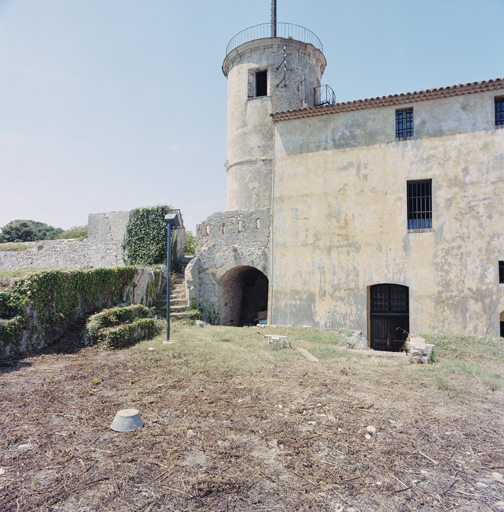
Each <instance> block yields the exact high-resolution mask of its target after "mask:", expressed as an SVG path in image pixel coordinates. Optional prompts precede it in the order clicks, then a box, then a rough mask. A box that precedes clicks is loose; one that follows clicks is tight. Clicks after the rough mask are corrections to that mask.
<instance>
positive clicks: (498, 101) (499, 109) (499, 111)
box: [495, 96, 504, 126]
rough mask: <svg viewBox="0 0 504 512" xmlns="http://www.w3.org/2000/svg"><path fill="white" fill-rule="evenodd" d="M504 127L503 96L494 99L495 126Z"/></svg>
mask: <svg viewBox="0 0 504 512" xmlns="http://www.w3.org/2000/svg"><path fill="white" fill-rule="evenodd" d="M503 125H504V96H500V97H499V98H495V126H503Z"/></svg>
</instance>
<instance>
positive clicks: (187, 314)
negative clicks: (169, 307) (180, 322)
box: [170, 311, 189, 319]
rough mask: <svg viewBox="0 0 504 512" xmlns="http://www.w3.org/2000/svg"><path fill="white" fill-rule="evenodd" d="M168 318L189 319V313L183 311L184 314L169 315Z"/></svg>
mask: <svg viewBox="0 0 504 512" xmlns="http://www.w3.org/2000/svg"><path fill="white" fill-rule="evenodd" d="M170 318H179V319H180V318H189V312H188V311H185V312H182V313H179V312H177V313H170Z"/></svg>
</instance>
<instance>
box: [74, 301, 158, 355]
mask: <svg viewBox="0 0 504 512" xmlns="http://www.w3.org/2000/svg"><path fill="white" fill-rule="evenodd" d="M149 315H150V310H149V308H147V307H145V306H141V305H139V304H135V305H131V306H125V307H115V308H112V309H106V310H104V311H102V312H100V313H97V314H96V315H93V316H91V317H90V318H89V320H88V321H87V323H86V328H85V330H84V341H85V342H86V343H103V345H104V346H105V347H106V348H115V349H116V348H123V347H127V346H129V345H132V344H134V343H137V342H138V341H142V340H147V339H151V338H153V337H154V336H157V335H158V334H159V333H160V332H161V330H162V325H161V324H160V322H156V321H155V320H154V319H153V318H149Z"/></svg>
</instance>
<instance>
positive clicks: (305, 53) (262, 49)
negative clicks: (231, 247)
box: [222, 16, 326, 211]
mask: <svg viewBox="0 0 504 512" xmlns="http://www.w3.org/2000/svg"><path fill="white" fill-rule="evenodd" d="M275 17H276V16H275ZM270 31H271V32H270ZM226 53H227V55H226V58H225V59H224V63H223V65H222V71H223V73H224V75H225V76H226V77H227V79H228V104H227V161H226V168H227V206H226V208H227V210H228V211H230V210H252V209H259V208H269V207H270V205H271V183H272V168H273V121H272V118H271V116H270V114H272V113H273V112H282V111H286V110H298V109H301V108H305V107H313V106H315V105H316V104H318V100H317V98H319V97H320V85H321V78H322V74H323V73H324V70H325V67H326V59H325V57H324V54H323V53H322V44H321V43H320V40H319V39H318V37H317V36H316V35H315V34H313V33H312V32H310V31H309V30H307V29H305V28H303V27H300V26H298V25H292V24H290V23H278V24H277V23H276V19H275V21H274V22H273V21H272V23H271V24H269V23H265V24H263V25H256V26H255V27H251V28H249V29H246V30H244V31H242V32H240V33H239V34H237V35H236V36H235V37H234V38H233V39H232V40H231V41H230V43H229V44H228V47H227V50H226Z"/></svg>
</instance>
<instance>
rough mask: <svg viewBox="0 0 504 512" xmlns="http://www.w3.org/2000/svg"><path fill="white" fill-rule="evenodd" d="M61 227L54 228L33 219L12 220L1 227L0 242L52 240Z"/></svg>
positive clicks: (60, 231)
mask: <svg viewBox="0 0 504 512" xmlns="http://www.w3.org/2000/svg"><path fill="white" fill-rule="evenodd" d="M60 233H63V230H62V229H61V228H55V227H53V226H49V225H47V224H44V223H43V222H37V221H35V220H21V219H17V220H13V221H11V222H9V223H8V224H6V225H5V226H3V227H2V232H1V233H0V242H14V243H18V242H34V241H36V240H54V239H55V238H56V237H57V236H58V235H59V234H60Z"/></svg>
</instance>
